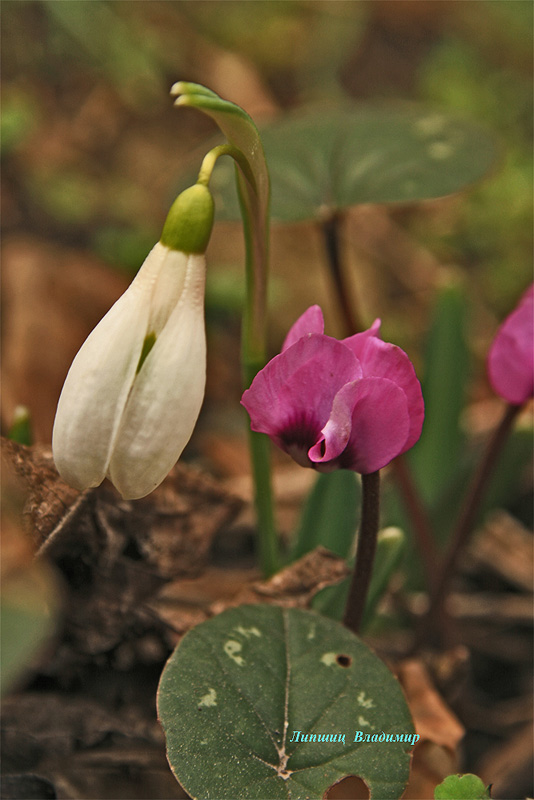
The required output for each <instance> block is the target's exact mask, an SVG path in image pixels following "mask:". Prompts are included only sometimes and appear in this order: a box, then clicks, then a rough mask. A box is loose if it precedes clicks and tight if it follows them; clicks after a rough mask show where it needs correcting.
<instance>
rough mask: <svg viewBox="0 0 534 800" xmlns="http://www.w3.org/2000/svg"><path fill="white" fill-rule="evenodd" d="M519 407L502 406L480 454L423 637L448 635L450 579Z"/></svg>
mask: <svg viewBox="0 0 534 800" xmlns="http://www.w3.org/2000/svg"><path fill="white" fill-rule="evenodd" d="M521 408H522V406H516V405H511V404H510V405H508V406H507V407H506V409H505V411H504V414H503V416H502V418H501V421H500V423H499V425H498V426H497V428H496V429H495V431H494V433H493V436H492V437H491V438H490V440H489V442H488V446H487V448H486V452H485V454H484V457H483V458H482V460H481V462H480V464H479V467H478V469H477V471H476V472H475V474H474V476H473V481H472V483H471V487H470V489H469V491H468V494H467V497H466V499H465V502H464V505H463V507H462V510H461V513H460V516H459V518H458V522H457V524H456V528H455V530H454V532H453V535H452V537H451V541H450V544H449V547H448V549H447V552H446V553H445V556H444V558H443V561H442V563H441V568H440V570H439V573H438V576H437V580H436V581H435V583H434V588H433V591H432V593H431V598H430V606H429V609H428V612H427V615H426V622H425V624H424V626H423V635H424V636H429V635H431V634H434V633H437V634H438V636H440V638H441V639H442V640H443V639H445V638H447V636H448V635H449V636H450V634H449V628H450V626H449V623H448V617H447V613H446V601H447V596H448V594H449V591H450V586H451V581H452V578H453V577H454V574H455V572H456V569H457V566H458V561H459V559H460V556H461V555H462V553H463V552H464V551H465V548H466V546H467V543H468V541H469V537H470V534H471V533H472V531H473V529H474V526H475V522H476V518H477V515H478V512H479V509H480V504H481V502H482V499H483V497H484V494H485V491H486V488H487V486H488V483H489V480H490V478H491V475H492V473H493V469H494V467H495V464H496V462H497V459H498V457H499V455H500V453H501V452H502V449H503V447H504V444H505V442H506V440H507V439H508V436H509V434H510V431H511V430H512V427H513V424H514V421H515V419H516V417H517V415H518V414H519V412H520V411H521Z"/></svg>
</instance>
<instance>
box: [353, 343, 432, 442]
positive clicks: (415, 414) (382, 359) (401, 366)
mask: <svg viewBox="0 0 534 800" xmlns="http://www.w3.org/2000/svg"><path fill="white" fill-rule="evenodd" d="M359 358H360V363H361V365H362V370H363V374H364V377H366V378H371V377H376V378H388V379H389V380H390V381H393V383H396V384H397V386H399V388H400V389H402V390H403V392H404V393H405V395H406V399H407V401H408V413H409V416H410V429H409V432H408V436H407V439H406V445H405V447H404V449H403V450H402V452H403V453H404V452H405V451H406V450H409V449H410V447H413V445H414V444H415V443H416V442H417V440H418V439H419V437H420V436H421V430H422V428H423V421H424V417H425V404H424V401H423V393H422V391H421V384H420V383H419V380H418V379H417V375H416V374H415V370H414V368H413V364H412V362H411V361H410V359H409V358H408V356H407V355H406V353H405V352H404V350H401V348H400V347H397V346H396V345H394V344H389V343H388V342H383V341H382V340H381V339H377V338H376V337H373V338H368V339H367V341H366V342H365V343H364V346H363V348H362V350H361V352H360V356H359Z"/></svg>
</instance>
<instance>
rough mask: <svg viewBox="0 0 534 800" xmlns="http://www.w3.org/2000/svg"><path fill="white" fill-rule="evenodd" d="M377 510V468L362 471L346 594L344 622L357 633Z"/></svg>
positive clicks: (370, 569)
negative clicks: (355, 541) (355, 539)
mask: <svg viewBox="0 0 534 800" xmlns="http://www.w3.org/2000/svg"><path fill="white" fill-rule="evenodd" d="M379 514H380V472H379V471H377V472H371V473H369V475H362V517H361V521H360V532H359V534H358V547H357V550H356V562H355V564H354V572H353V573H352V581H351V585H350V589H349V596H348V599H347V605H346V608H345V615H344V617H343V624H344V625H346V626H347V628H349V629H350V630H351V631H353V632H354V633H358V631H359V629H360V625H361V622H362V617H363V612H364V611H365V600H366V598H367V592H368V590H369V584H370V583H371V575H372V572H373V562H374V558H375V552H376V540H377V536H378V522H379Z"/></svg>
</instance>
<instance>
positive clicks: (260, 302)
mask: <svg viewBox="0 0 534 800" xmlns="http://www.w3.org/2000/svg"><path fill="white" fill-rule="evenodd" d="M171 95H172V96H173V97H175V98H176V100H175V105H178V106H191V107H193V108H197V109H198V110H199V111H202V112H203V113H205V114H207V115H208V116H209V117H211V118H212V119H213V120H214V121H215V122H216V124H217V125H218V126H219V128H220V129H221V131H222V133H223V134H224V136H225V137H226V139H227V144H223V145H221V146H219V147H215V148H214V149H213V150H212V151H211V152H210V153H208V154H207V156H206V157H205V159H204V162H203V164H202V167H201V170H200V175H199V178H198V180H199V183H200V184H201V185H202V184H203V183H204V184H205V183H206V182H207V181H209V179H210V176H211V173H212V171H213V167H214V166H215V163H216V161H217V159H218V158H219V156H221V155H229V156H231V157H232V158H233V159H234V161H235V162H236V165H237V167H238V169H236V182H237V191H238V196H239V203H240V206H241V216H242V218H243V229H244V233H245V250H246V263H245V267H246V298H247V299H246V303H245V309H244V314H243V334H242V371H243V380H244V383H245V385H246V386H247V387H248V386H249V384H250V382H251V381H252V379H253V377H254V375H255V374H256V372H257V371H258V370H259V369H261V368H262V367H263V366H264V364H265V362H266V344H265V343H266V311H267V279H268V269H269V200H270V181H269V172H268V170H267V163H266V161H265V154H264V152H263V146H262V143H261V139H260V135H259V133H258V130H257V128H256V126H255V124H254V122H253V121H252V119H251V118H250V117H249V115H248V114H247V113H246V112H245V111H243V109H242V108H240V107H239V106H237V105H235V103H231V102H229V101H228V100H223V99H222V98H221V97H219V96H218V95H217V94H216V93H215V92H212V91H211V90H210V89H207V88H206V87H205V86H201V85H199V84H196V83H189V82H187V81H178V82H177V83H175V84H174V85H173V87H172V89H171ZM258 437H261V434H252V435H251V439H250V442H251V445H250V447H251V460H252V469H253V477H254V483H255V495H256V510H257V516H258V536H259V540H260V546H259V550H260V557H261V559H262V568H263V571H264V573H265V574H266V575H270V574H271V573H272V572H274V571H275V570H276V568H277V566H278V563H277V562H278V555H277V549H278V540H277V537H276V530H275V527H274V514H273V510H272V499H271V489H270V481H271V478H270V460H269V450H268V442H266V441H265V439H264V438H263V439H262V438H258Z"/></svg>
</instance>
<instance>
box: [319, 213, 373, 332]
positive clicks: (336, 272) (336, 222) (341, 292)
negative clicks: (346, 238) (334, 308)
mask: <svg viewBox="0 0 534 800" xmlns="http://www.w3.org/2000/svg"><path fill="white" fill-rule="evenodd" d="M343 219H344V215H342V214H336V213H333V214H331V215H330V216H329V217H328V218H327V219H325V220H324V221H323V222H321V231H322V234H323V240H324V244H325V248H326V254H327V256H328V264H329V266H330V270H331V273H332V278H333V279H334V285H335V288H336V293H337V297H338V302H339V307H340V310H341V314H342V316H343V322H344V326H345V335H346V336H352V334H354V333H360V331H363V325H362V321H361V319H360V315H359V314H358V311H357V309H356V308H354V300H353V302H352V303H351V302H350V300H349V297H350V296H351V291H350V286H349V284H348V282H347V280H346V276H345V274H344V271H343V266H342V263H341V261H342V259H341V253H340V235H339V234H340V227H341V224H342V222H343Z"/></svg>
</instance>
